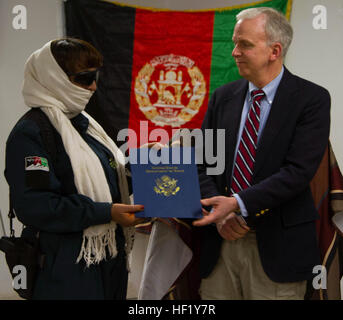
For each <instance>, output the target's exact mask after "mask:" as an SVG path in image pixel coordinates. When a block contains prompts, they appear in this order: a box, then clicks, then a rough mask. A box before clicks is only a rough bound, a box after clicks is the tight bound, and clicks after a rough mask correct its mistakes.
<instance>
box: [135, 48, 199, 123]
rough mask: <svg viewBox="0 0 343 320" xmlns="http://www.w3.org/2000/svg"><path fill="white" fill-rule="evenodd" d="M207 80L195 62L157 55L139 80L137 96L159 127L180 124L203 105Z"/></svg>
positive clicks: (142, 71) (141, 106)
mask: <svg viewBox="0 0 343 320" xmlns="http://www.w3.org/2000/svg"><path fill="white" fill-rule="evenodd" d="M205 95H206V81H205V78H204V75H203V74H202V72H201V71H200V69H199V68H198V67H197V66H196V64H195V62H194V61H193V60H191V59H190V58H188V57H185V56H178V55H174V54H169V55H163V56H156V57H154V58H153V59H152V60H151V61H150V62H149V63H146V64H145V65H144V66H143V68H142V69H141V70H140V71H139V72H138V75H137V77H136V79H135V96H136V101H137V103H138V105H139V109H140V110H141V111H142V112H143V113H144V115H145V117H146V118H147V119H148V120H150V121H152V122H153V123H155V124H156V125H158V126H161V127H163V126H165V125H169V126H172V127H180V126H181V125H183V124H185V123H186V122H188V121H190V120H191V119H192V118H193V117H194V115H196V114H197V113H198V111H199V109H200V107H201V106H202V103H203V101H204V98H205Z"/></svg>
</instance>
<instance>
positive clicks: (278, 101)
mask: <svg viewBox="0 0 343 320" xmlns="http://www.w3.org/2000/svg"><path fill="white" fill-rule="evenodd" d="M294 79H295V78H294V76H293V75H292V74H291V73H290V72H289V71H288V70H287V69H286V68H285V72H284V75H283V77H282V79H281V82H280V84H279V87H278V89H277V92H276V94H275V97H274V101H273V104H272V106H271V110H270V113H269V117H268V120H267V122H266V125H265V127H264V130H263V133H262V137H261V140H260V142H259V145H258V147H257V152H256V162H255V168H254V176H256V175H257V174H258V172H259V171H260V170H261V168H262V167H263V164H264V163H265V161H264V160H265V157H266V156H267V154H268V153H269V152H271V151H270V148H271V147H272V143H273V140H274V138H275V137H276V135H277V134H278V133H279V131H280V130H281V129H282V127H283V125H284V123H285V121H287V118H288V115H289V112H290V106H292V105H293V102H292V101H293V99H294V93H295V92H296V91H297V87H296V84H295V80H294Z"/></svg>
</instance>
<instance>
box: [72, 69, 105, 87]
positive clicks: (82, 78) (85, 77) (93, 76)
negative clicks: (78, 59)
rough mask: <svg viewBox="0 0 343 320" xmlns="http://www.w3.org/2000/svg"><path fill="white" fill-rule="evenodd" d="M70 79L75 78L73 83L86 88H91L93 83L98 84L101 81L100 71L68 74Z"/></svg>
mask: <svg viewBox="0 0 343 320" xmlns="http://www.w3.org/2000/svg"><path fill="white" fill-rule="evenodd" d="M68 76H69V77H73V79H72V80H73V82H76V83H78V84H81V85H84V86H90V85H91V84H92V83H93V81H95V82H98V79H99V69H96V70H93V71H83V72H78V73H71V74H68Z"/></svg>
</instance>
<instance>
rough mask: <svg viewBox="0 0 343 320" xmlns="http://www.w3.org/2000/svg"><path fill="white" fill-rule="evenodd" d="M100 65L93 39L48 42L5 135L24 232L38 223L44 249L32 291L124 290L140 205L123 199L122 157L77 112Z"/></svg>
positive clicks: (77, 294) (67, 295)
mask: <svg viewBox="0 0 343 320" xmlns="http://www.w3.org/2000/svg"><path fill="white" fill-rule="evenodd" d="M101 65H102V56H101V54H100V53H99V52H98V51H97V50H96V49H95V48H94V47H93V46H92V45H90V44H89V43H87V42H85V41H82V40H78V39H72V38H66V39H60V40H55V41H50V42H48V43H47V44H45V45H44V46H43V47H42V48H41V49H39V50H37V51H35V52H34V53H33V54H32V55H31V56H30V57H29V59H28V60H27V62H26V65H25V75H24V85H23V97H24V101H25V104H26V105H27V106H28V107H29V108H31V110H30V111H29V112H27V113H26V114H25V115H24V116H23V117H22V118H21V119H20V120H19V121H18V123H17V124H16V125H15V127H14V128H13V130H12V132H11V133H10V135H9V138H8V140H7V145H6V170H5V176H6V179H7V181H8V184H9V186H10V195H11V198H12V201H11V202H12V205H13V207H14V210H15V213H16V215H17V216H18V218H19V220H20V221H21V222H22V223H23V224H24V225H25V226H26V228H25V229H24V231H23V233H24V235H25V236H27V235H28V234H30V233H32V234H35V233H36V232H37V231H38V232H39V241H40V247H41V251H42V252H43V253H44V255H45V259H44V264H43V265H42V268H41V269H40V271H39V273H38V275H37V278H36V281H35V285H34V294H33V299H125V298H126V291H127V280H128V263H127V259H128V254H129V252H130V250H131V249H132V245H133V237H134V228H133V226H134V225H136V224H138V223H140V222H141V221H142V219H138V218H136V217H135V215H134V213H135V212H138V211H141V210H142V209H143V206H140V205H130V200H129V188H128V182H127V179H126V173H125V158H124V155H123V154H122V153H121V151H120V150H119V149H118V147H117V146H116V145H115V143H114V142H113V141H112V140H111V138H109V136H108V135H107V134H106V133H105V131H104V130H103V129H102V128H101V126H100V125H99V124H98V123H97V122H96V121H95V120H94V119H93V118H92V117H91V116H90V115H88V114H87V113H86V112H85V111H84V109H85V107H86V104H87V103H88V101H89V99H90V98H91V96H92V94H93V93H94V91H95V90H96V80H97V76H98V73H99V68H100V67H101ZM37 119H38V120H37ZM49 126H50V130H49ZM46 127H48V129H44V128H46ZM50 132H52V136H51V137H49V138H47V137H46V136H47V135H48V134H49V133H50Z"/></svg>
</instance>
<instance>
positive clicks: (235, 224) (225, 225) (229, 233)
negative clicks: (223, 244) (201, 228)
mask: <svg viewBox="0 0 343 320" xmlns="http://www.w3.org/2000/svg"><path fill="white" fill-rule="evenodd" d="M217 229H218V232H219V234H220V235H221V236H222V237H223V238H224V239H226V240H237V239H241V238H243V237H244V236H245V235H246V234H247V233H248V232H249V230H250V228H249V227H248V226H247V224H246V223H245V221H244V220H243V219H242V217H240V216H237V215H236V213H234V212H231V213H229V215H228V216H227V217H226V219H224V220H222V221H220V222H217Z"/></svg>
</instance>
